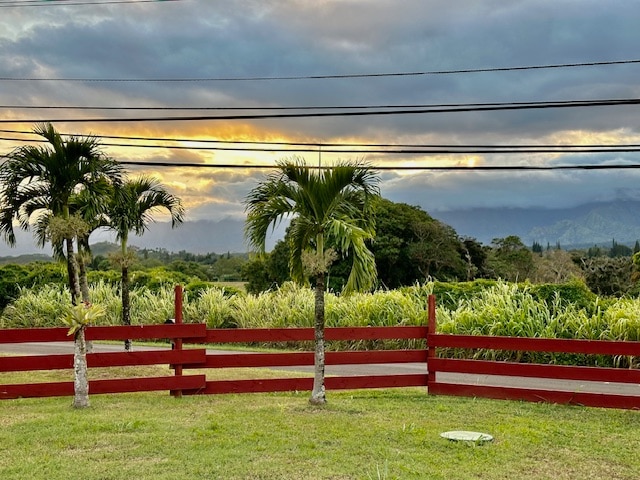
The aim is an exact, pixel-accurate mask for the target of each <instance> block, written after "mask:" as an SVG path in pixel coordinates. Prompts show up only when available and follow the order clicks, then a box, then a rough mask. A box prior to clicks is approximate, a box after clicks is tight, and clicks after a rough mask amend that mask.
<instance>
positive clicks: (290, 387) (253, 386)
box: [182, 378, 313, 395]
mask: <svg viewBox="0 0 640 480" xmlns="http://www.w3.org/2000/svg"><path fill="white" fill-rule="evenodd" d="M312 388H313V378H268V379H257V380H214V381H208V382H206V386H205V388H204V389H202V390H187V389H183V391H182V393H183V394H184V395H194V394H208V395H215V394H224V393H268V392H290V391H306V390H309V391H310V390H311V389H312Z"/></svg>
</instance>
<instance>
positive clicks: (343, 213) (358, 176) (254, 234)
mask: <svg viewBox="0 0 640 480" xmlns="http://www.w3.org/2000/svg"><path fill="white" fill-rule="evenodd" d="M377 195H378V177H377V175H376V173H375V172H374V171H373V170H372V169H371V168H369V167H368V166H367V165H365V164H362V163H358V162H351V163H350V162H344V163H340V164H338V165H336V166H334V167H332V168H330V169H327V170H318V171H312V169H310V168H308V167H306V166H305V165H304V162H303V161H302V160H301V159H297V158H296V159H294V160H293V161H283V162H280V163H279V171H278V172H275V173H273V174H271V175H270V176H268V177H267V179H266V180H265V181H264V182H261V183H260V184H259V185H258V186H257V187H256V188H254V189H253V190H252V191H251V192H249V194H248V196H247V199H246V200H245V207H246V211H247V223H246V230H245V234H246V237H247V240H248V242H249V244H250V246H251V247H252V248H254V249H257V250H258V251H260V252H264V250H265V241H266V236H267V233H268V231H269V229H270V228H272V227H275V225H276V224H278V223H279V222H280V221H282V220H283V219H284V218H287V217H293V221H292V224H291V235H290V248H291V256H290V259H289V266H290V269H291V276H292V278H293V279H294V280H296V281H304V279H305V277H306V276H310V277H312V278H313V279H314V282H315V320H314V332H315V333H314V338H315V356H314V365H315V369H314V370H315V374H314V381H313V390H312V392H311V398H310V400H309V401H310V402H311V403H312V404H324V403H326V395H325V387H324V367H325V360H324V350H325V347H324V324H325V320H324V291H325V275H326V272H327V270H328V267H329V265H330V263H331V262H332V260H333V259H335V258H336V257H335V256H336V250H337V251H339V253H341V254H342V255H345V256H346V255H351V256H352V257H353V266H352V269H351V273H350V274H349V278H348V280H347V284H346V285H345V289H344V292H345V293H349V292H352V291H355V290H364V289H369V288H371V286H372V285H373V283H374V282H375V278H376V266H375V259H374V257H373V254H372V253H371V251H370V250H369V249H368V248H367V245H366V243H365V242H366V241H367V240H370V239H372V238H373V237H374V235H375V230H374V227H375V226H374V221H373V219H374V216H373V212H372V205H371V201H370V200H371V199H372V198H373V197H374V196H377Z"/></svg>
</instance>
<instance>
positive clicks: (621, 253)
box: [609, 239, 633, 258]
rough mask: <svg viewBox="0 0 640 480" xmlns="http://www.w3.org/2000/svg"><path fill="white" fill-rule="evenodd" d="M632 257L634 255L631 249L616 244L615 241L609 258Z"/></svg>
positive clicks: (612, 243)
mask: <svg viewBox="0 0 640 480" xmlns="http://www.w3.org/2000/svg"><path fill="white" fill-rule="evenodd" d="M631 255H633V250H632V249H631V247H627V246H626V245H622V244H620V243H618V242H616V241H615V239H614V240H613V241H612V242H611V250H609V256H610V257H611V258H617V257H630V256H631Z"/></svg>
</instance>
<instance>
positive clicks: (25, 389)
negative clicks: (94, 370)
mask: <svg viewBox="0 0 640 480" xmlns="http://www.w3.org/2000/svg"><path fill="white" fill-rule="evenodd" d="M205 383H206V376H205V375H184V376H171V377H144V378H124V379H109V380H89V395H93V394H104V393H131V392H149V391H155V390H179V389H190V390H197V389H203V388H204V386H205ZM73 394H74V391H73V382H52V383H34V384H15V385H0V399H14V398H36V397H67V396H72V395H73Z"/></svg>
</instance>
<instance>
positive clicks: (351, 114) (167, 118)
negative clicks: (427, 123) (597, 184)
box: [0, 98, 640, 123]
mask: <svg viewBox="0 0 640 480" xmlns="http://www.w3.org/2000/svg"><path fill="white" fill-rule="evenodd" d="M638 104H640V99H638V98H631V99H618V100H585V101H575V102H571V103H567V102H547V103H527V104H518V105H510V104H504V105H503V104H499V105H487V106H462V107H452V108H418V109H415V110H414V109H410V110H406V109H393V110H377V111H355V112H314V113H266V114H249V115H244V114H243V115H190V116H164V117H118V118H56V119H41V118H40V119H0V123H38V122H52V123H53V122H60V123H64V122H66V123H87V122H92V123H105V122H177V121H202V120H260V119H270V118H318V117H354V116H358V117H362V116H371V115H408V114H409V115H415V114H421V113H423V114H424V113H459V112H482V111H497V110H532V109H547V108H576V107H598V106H618V105H638Z"/></svg>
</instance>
